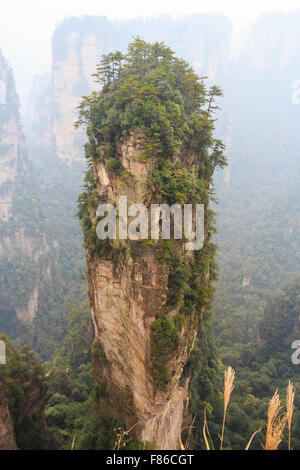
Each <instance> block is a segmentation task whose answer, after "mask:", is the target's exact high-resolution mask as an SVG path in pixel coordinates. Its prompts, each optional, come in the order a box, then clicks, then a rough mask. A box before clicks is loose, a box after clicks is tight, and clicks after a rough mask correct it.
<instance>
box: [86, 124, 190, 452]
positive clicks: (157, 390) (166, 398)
mask: <svg viewBox="0 0 300 470" xmlns="http://www.w3.org/2000/svg"><path fill="white" fill-rule="evenodd" d="M143 141H144V139H143V133H140V132H135V133H133V134H131V135H130V136H129V137H128V138H126V139H124V140H123V142H122V143H121V144H119V145H118V149H117V152H118V157H119V158H120V161H121V163H122V166H123V168H124V169H125V170H126V171H127V173H126V176H125V177H122V176H119V175H116V174H115V173H113V172H111V171H107V170H106V168H105V165H104V163H101V162H100V163H95V164H94V177H95V182H96V188H97V195H98V197H99V199H100V200H103V201H106V202H110V203H112V204H114V205H116V206H118V199H119V196H120V195H122V196H124V195H126V196H127V198H128V205H130V204H132V203H134V202H141V203H144V204H146V205H148V204H149V202H150V201H149V196H148V189H149V188H148V186H147V181H148V180H149V178H150V177H151V174H152V170H153V165H154V162H153V160H151V159H150V160H148V161H147V162H142V161H141V159H140V158H139V157H140V155H141V153H142V152H143V150H144V148H143ZM178 158H180V157H178ZM192 161H193V157H192V156H191V157H190V165H191V164H192ZM91 217H92V218H94V220H95V213H93V212H92V213H91ZM112 251H113V252H114V254H113V259H108V258H107V257H106V259H105V256H104V257H102V258H101V257H98V256H97V255H96V256H91V253H90V252H89V250H88V248H87V280H88V291H89V297H90V303H91V311H92V317H93V322H94V327H95V336H96V346H95V348H96V350H97V348H98V349H99V350H100V351H101V353H98V354H94V355H93V369H94V375H95V380H96V383H97V384H98V385H99V387H101V388H102V389H103V387H105V394H104V395H105V396H106V397H107V396H108V397H109V402H108V404H107V403H106V405H105V407H104V408H105V410H106V412H107V410H110V411H111V416H112V417H117V418H118V419H122V420H123V422H124V423H125V426H126V428H127V429H129V428H132V427H133V430H132V434H133V436H134V438H135V439H137V440H138V441H140V442H143V443H146V442H148V443H154V444H155V446H156V448H159V449H177V448H178V446H179V440H180V435H181V428H182V420H183V413H184V410H186V408H187V403H188V384H189V377H188V376H186V377H185V378H183V375H182V374H183V368H184V366H185V365H186V363H187V360H188V358H189V356H190V352H191V350H192V348H193V345H194V341H195V338H196V332H197V321H196V318H195V316H193V315H191V317H190V319H189V320H188V323H186V324H185V326H182V328H180V332H179V341H178V345H177V346H176V348H175V350H173V352H172V354H171V356H169V357H164V354H165V353H164V352H161V353H162V360H163V361H166V363H165V365H164V367H165V368H166V371H165V374H166V384H165V386H164V387H161V386H160V385H159V384H158V383H157V381H156V380H155V377H154V374H153V370H154V369H153V368H154V364H153V361H154V360H155V359H154V358H153V328H152V326H153V323H154V321H155V319H156V318H158V317H159V316H160V315H162V314H164V315H166V316H167V317H169V318H175V317H177V318H179V317H178V315H179V314H180V307H181V306H182V304H181V305H179V306H178V305H177V306H176V305H173V306H170V305H168V301H167V298H168V295H169V285H168V282H169V274H170V270H169V267H168V265H167V263H165V262H163V261H162V258H161V256H162V249H161V247H160V245H159V243H158V244H155V243H153V242H151V241H150V243H148V244H147V243H145V242H143V241H141V240H140V241H124V242H122V241H115V246H114V247H113V248H112ZM184 256H187V254H185V255H184ZM189 256H191V257H192V256H193V255H191V254H190V255H189Z"/></svg>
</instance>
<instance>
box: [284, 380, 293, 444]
mask: <svg viewBox="0 0 300 470" xmlns="http://www.w3.org/2000/svg"><path fill="white" fill-rule="evenodd" d="M294 398H295V389H294V386H293V384H292V382H291V381H290V380H289V384H288V387H287V391H286V416H287V423H288V428H289V450H291V428H292V417H293V411H294Z"/></svg>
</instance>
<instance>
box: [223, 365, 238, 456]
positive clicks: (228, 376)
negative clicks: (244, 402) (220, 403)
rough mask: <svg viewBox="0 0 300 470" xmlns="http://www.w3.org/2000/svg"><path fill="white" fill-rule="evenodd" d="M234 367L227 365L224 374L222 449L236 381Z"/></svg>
mask: <svg viewBox="0 0 300 470" xmlns="http://www.w3.org/2000/svg"><path fill="white" fill-rule="evenodd" d="M234 374H235V372H234V369H232V367H230V366H229V367H227V369H226V370H225V374H224V414H223V424H222V435H221V446H220V449H221V450H222V448H223V438H224V431H225V421H226V413H227V408H228V404H229V401H230V396H231V393H232V390H233V388H234V385H233V382H234Z"/></svg>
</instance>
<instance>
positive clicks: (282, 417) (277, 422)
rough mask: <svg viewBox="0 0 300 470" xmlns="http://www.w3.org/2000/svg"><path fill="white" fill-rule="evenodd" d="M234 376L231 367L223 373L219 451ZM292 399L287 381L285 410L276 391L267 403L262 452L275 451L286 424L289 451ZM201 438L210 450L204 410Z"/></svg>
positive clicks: (293, 390)
mask: <svg viewBox="0 0 300 470" xmlns="http://www.w3.org/2000/svg"><path fill="white" fill-rule="evenodd" d="M234 376H235V372H234V370H233V369H232V368H231V367H228V368H227V369H226V370H225V373H224V390H223V396H224V413H223V423H222V433H221V438H220V439H221V444H220V450H222V449H223V439H224V432H225V424H226V415H227V408H228V405H229V401H230V397H231V393H232V391H233V388H234V385H233V382H234ZM294 398H295V388H294V386H293V384H292V383H291V381H290V380H289V383H288V387H287V393H286V407H285V408H286V410H285V411H283V407H282V406H281V402H280V397H279V394H278V390H276V392H275V393H274V395H273V397H272V398H271V399H270V401H269V406H268V415H267V431H266V443H265V446H264V447H263V446H262V447H263V449H264V450H277V449H278V447H279V444H280V443H281V442H282V439H283V433H284V429H285V426H286V424H288V431H289V444H288V446H289V450H291V427H292V417H293V411H294ZM260 431H261V429H258V430H257V431H255V432H254V433H253V434H252V436H251V438H250V440H249V442H248V444H247V446H246V448H245V450H248V449H249V448H250V445H251V443H252V440H253V438H254V437H255V435H256V434H258V433H259V432H260ZM203 437H204V441H205V446H206V449H207V450H210V445H209V440H208V437H209V439H210V441H211V443H212V447H213V442H212V439H211V437H210V434H209V430H208V425H207V421H206V410H204V424H203Z"/></svg>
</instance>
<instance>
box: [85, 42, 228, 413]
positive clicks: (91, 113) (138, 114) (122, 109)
mask: <svg viewBox="0 0 300 470" xmlns="http://www.w3.org/2000/svg"><path fill="white" fill-rule="evenodd" d="M96 79H97V80H98V81H100V82H101V83H102V89H101V91H100V92H92V94H91V95H89V96H85V97H84V98H83V101H82V103H81V105H80V106H79V109H80V117H79V120H78V122H77V125H80V124H86V125H87V136H88V142H87V143H86V145H85V154H86V158H87V160H88V165H89V170H88V172H87V174H86V177H85V187H84V192H83V193H82V194H81V195H80V196H79V199H78V203H79V212H78V214H79V218H80V220H81V225H82V229H83V232H84V237H85V247H86V250H87V255H88V266H87V276H88V278H89V276H90V275H91V273H92V270H93V264H94V263H96V262H97V261H99V260H101V259H112V260H113V261H114V262H115V264H116V266H119V265H121V264H122V263H126V250H128V251H129V252H130V255H131V257H132V258H133V259H137V258H138V256H139V250H138V249H137V247H136V246H137V243H138V242H137V243H136V242H132V243H130V242H128V243H126V244H125V245H124V244H123V246H121V250H120V246H119V245H118V244H117V243H113V242H112V241H110V240H108V239H106V240H105V241H101V240H99V239H98V238H97V235H96V225H97V223H98V219H97V217H96V215H95V214H96V209H97V206H98V205H99V203H100V202H104V201H102V200H101V196H100V195H99V193H98V189H97V186H96V181H95V179H94V168H95V165H96V164H99V163H101V164H104V165H105V169H106V171H108V173H109V174H110V175H111V176H113V175H114V176H117V177H118V178H121V179H123V180H125V181H126V178H128V177H129V176H130V175H128V172H126V171H125V169H124V168H123V167H122V163H121V160H120V150H119V145H120V143H122V142H123V141H124V140H125V139H126V138H128V137H129V136H130V135H132V134H134V133H138V134H139V135H141V136H142V141H143V143H142V151H141V152H140V154H139V156H138V160H139V161H140V162H143V163H145V164H147V163H149V162H151V165H152V172H151V176H149V178H148V180H147V191H146V193H145V203H149V200H151V203H154V202H155V203H168V204H173V203H179V204H181V205H183V204H184V203H190V204H192V205H193V206H195V204H197V203H202V204H204V206H205V221H204V225H205V227H204V229H205V242H204V247H203V249H202V250H199V251H196V252H194V253H193V254H192V256H186V255H184V254H183V243H184V241H183V240H168V241H166V240H163V241H157V242H153V241H151V242H148V245H149V246H150V245H151V249H152V250H153V251H154V252H155V253H156V254H155V256H156V257H157V259H159V260H160V262H161V263H162V264H163V265H164V266H165V267H166V269H167V273H168V274H167V277H168V280H167V287H168V292H167V301H166V303H165V305H164V306H163V308H162V309H159V311H157V312H154V314H155V317H156V319H155V321H154V323H153V328H152V350H151V362H152V366H151V367H152V376H153V379H154V382H155V384H156V386H157V387H159V388H165V387H167V386H168V384H169V383H170V381H171V379H172V376H173V374H174V364H173V365H172V363H173V362H174V361H173V359H174V357H177V356H178V354H180V352H179V351H180V350H183V349H184V348H187V351H188V355H189V354H190V352H191V350H192V348H193V345H194V340H195V333H196V331H197V330H198V329H199V328H200V330H201V331H202V332H204V331H205V328H206V327H205V325H207V328H208V330H209V327H208V325H209V323H210V314H209V306H210V299H211V296H212V292H213V287H212V281H213V280H214V279H215V278H216V265H215V245H214V244H213V243H212V242H211V234H212V232H214V231H215V228H214V226H213V212H212V211H211V210H210V209H209V202H210V199H211V195H212V192H213V191H212V189H213V180H212V178H213V173H214V170H215V169H216V168H217V167H220V168H223V167H224V165H226V159H225V157H224V155H223V150H224V146H223V144H222V142H221V141H220V140H216V139H214V137H213V131H214V122H215V118H214V111H215V109H216V108H217V107H216V106H215V104H214V101H215V98H216V97H218V96H221V95H222V93H221V90H220V89H219V88H218V87H216V86H212V87H210V88H209V89H207V88H206V86H205V83H204V81H203V79H201V78H199V77H198V76H197V74H196V73H195V72H194V71H193V69H192V68H191V67H190V66H189V65H188V63H187V62H185V61H184V60H181V59H178V58H176V57H175V55H174V53H173V52H172V51H171V49H169V48H168V47H167V46H166V45H164V44H163V43H154V44H150V43H147V42H145V41H143V40H142V39H140V38H136V39H135V40H134V41H133V42H132V43H131V44H129V46H128V52H127V54H125V55H124V54H121V53H120V52H116V53H111V54H108V55H106V56H103V60H102V62H101V64H100V65H99V67H98V72H97V74H96ZM140 243H141V244H142V243H144V245H145V246H146V242H140ZM148 245H147V246H148ZM149 246H148V248H149ZM121 254H122V255H123V256H121ZM172 309H173V310H174V309H176V311H177V314H176V315H175V317H174V318H173V317H171V315H169V314H170V312H171V310H172ZM201 337H202V335H200V339H199V341H200V342H201V341H202V339H201ZM199 344H200V343H199ZM204 344H205V347H203V349H201V351H200V349H198V352H199V356H200V358H199V357H198V362H197V361H196V362H197V366H196V362H195V361H192V362H189V363H188V364H187V366H186V368H185V371H184V375H185V377H187V376H189V375H191V374H193V373H194V375H195V378H194V379H195V380H198V382H199V383H201V380H202V374H203V375H205V379H204V380H205V381H206V382H209V381H211V382H212V381H213V380H214V367H215V359H214V357H215V351H214V347H213V338H212V335H211V333H210V334H209V336H208V339H207V343H205V341H203V345H204ZM103 357H104V358H105V354H104V353H103V355H101V358H100V361H101V362H103ZM208 357H210V359H207V358H208ZM104 362H105V361H104ZM209 368H211V371H210V372H209V370H208V369H209ZM203 378H204V377H203ZM212 388H213V387H212V383H211V385H210V386H209V385H207V391H208V392H209V393H211V390H212ZM194 389H195V387H194ZM201 395H202V397H201V399H200V398H199V400H200V401H201V403H203V400H204V399H205V393H202V394H201ZM193 396H194V398H195V400H197V398H196V397H195V392H194V393H193ZM194 410H195V411H196V408H195V407H194ZM200 411H201V410H200V409H198V410H197V412H198V413H199V412H200Z"/></svg>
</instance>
